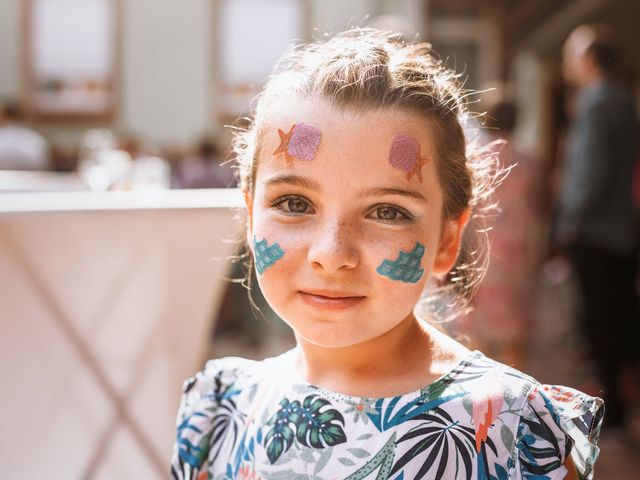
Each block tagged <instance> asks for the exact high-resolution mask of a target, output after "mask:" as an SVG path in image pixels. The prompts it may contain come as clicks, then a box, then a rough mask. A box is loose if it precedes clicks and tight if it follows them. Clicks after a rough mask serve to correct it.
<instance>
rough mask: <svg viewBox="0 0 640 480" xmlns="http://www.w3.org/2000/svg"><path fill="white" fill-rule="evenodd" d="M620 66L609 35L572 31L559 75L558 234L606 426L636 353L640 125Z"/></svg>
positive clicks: (618, 412)
mask: <svg viewBox="0 0 640 480" xmlns="http://www.w3.org/2000/svg"><path fill="white" fill-rule="evenodd" d="M617 60H618V52H617V50H616V46H615V43H614V40H613V34H612V31H611V30H610V29H609V28H607V27H605V26H602V25H583V26H580V27H578V28H576V29H575V30H574V31H573V32H572V33H571V35H569V37H568V38H567V40H566V43H565V45H564V49H563V75H564V78H565V80H566V81H567V82H568V84H569V86H570V87H573V88H575V93H574V97H573V98H572V101H571V102H570V112H569V118H570V129H569V133H568V136H567V139H566V152H565V165H564V177H563V182H562V187H561V192H560V199H559V212H558V218H557V225H556V233H555V235H556V239H557V242H558V243H559V245H561V246H562V247H564V248H565V249H566V251H567V252H568V253H569V255H570V258H571V260H572V263H573V266H574V268H575V272H576V276H577V283H578V289H579V292H580V304H579V305H578V314H579V325H580V327H581V329H582V331H583V332H584V335H585V336H586V339H587V341H588V343H589V346H590V350H591V354H592V356H593V359H594V361H595V363H596V365H597V369H598V373H599V376H600V380H601V382H602V386H603V388H604V395H605V400H606V405H607V415H606V419H605V423H604V428H605V429H609V430H616V429H620V430H621V428H622V427H623V426H624V424H625V418H626V416H627V410H626V405H625V401H624V399H623V397H622V396H621V394H620V389H621V385H620V378H621V373H622V371H623V368H625V367H627V368H630V369H637V362H638V352H640V345H639V344H638V338H639V337H640V315H639V310H638V293H637V265H638V237H637V225H636V212H635V207H634V200H633V178H634V175H633V173H634V166H635V162H636V158H637V154H638V123H637V115H636V111H635V108H634V103H633V99H632V97H631V95H630V94H629V93H628V92H627V91H625V89H623V88H622V87H621V86H619V85H618V84H617V83H616V79H615V73H616V67H617Z"/></svg>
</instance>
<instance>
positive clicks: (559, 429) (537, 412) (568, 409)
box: [514, 384, 604, 480]
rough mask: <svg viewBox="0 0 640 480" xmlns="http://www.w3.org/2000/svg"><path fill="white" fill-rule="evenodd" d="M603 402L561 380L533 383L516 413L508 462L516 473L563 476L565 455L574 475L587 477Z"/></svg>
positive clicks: (531, 476)
mask: <svg viewBox="0 0 640 480" xmlns="http://www.w3.org/2000/svg"><path fill="white" fill-rule="evenodd" d="M603 415H604V402H603V401H602V400H601V399H600V398H595V397H590V396H588V395H586V394H584V393H582V392H580V391H578V390H574V389H572V388H568V387H562V386H550V385H539V384H538V385H536V386H534V387H533V389H532V390H531V391H530V392H529V394H528V396H527V401H526V402H525V404H524V407H523V409H522V413H521V416H520V424H519V426H518V432H517V437H516V445H515V451H514V465H515V467H516V468H515V470H516V472H517V475H516V478H518V479H527V480H529V479H536V480H545V479H549V480H555V479H564V478H565V477H566V475H567V473H568V472H567V469H566V467H565V466H564V462H565V460H566V458H567V456H568V455H571V459H572V460H573V463H574V464H575V466H576V469H577V471H578V475H579V477H580V479H584V480H590V479H592V478H593V465H594V463H595V461H596V458H597V457H598V453H599V448H598V446H597V442H598V435H599V434H600V427H601V425H602V417H603Z"/></svg>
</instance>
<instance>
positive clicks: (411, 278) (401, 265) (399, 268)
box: [376, 242, 424, 283]
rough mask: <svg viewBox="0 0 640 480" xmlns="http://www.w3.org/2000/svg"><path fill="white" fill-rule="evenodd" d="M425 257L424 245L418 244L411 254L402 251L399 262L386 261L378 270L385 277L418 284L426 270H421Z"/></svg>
mask: <svg viewBox="0 0 640 480" xmlns="http://www.w3.org/2000/svg"><path fill="white" fill-rule="evenodd" d="M423 255H424V245H422V244H421V243H420V242H416V246H415V247H413V250H411V251H410V252H408V253H407V252H403V251H402V250H400V254H399V255H398V259H397V260H384V261H383V262H382V263H381V264H380V266H379V267H378V268H377V269H376V272H378V273H379V274H380V275H382V276H383V277H387V278H390V279H391V280H397V281H399V282H405V283H418V280H420V279H421V278H422V275H423V274H424V268H420V262H421V261H422V256H423Z"/></svg>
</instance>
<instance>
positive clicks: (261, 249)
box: [253, 235, 284, 275]
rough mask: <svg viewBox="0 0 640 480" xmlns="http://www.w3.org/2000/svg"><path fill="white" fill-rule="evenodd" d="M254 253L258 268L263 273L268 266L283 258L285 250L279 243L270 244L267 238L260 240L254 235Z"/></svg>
mask: <svg viewBox="0 0 640 480" xmlns="http://www.w3.org/2000/svg"><path fill="white" fill-rule="evenodd" d="M253 255H254V257H255V260H256V269H257V270H258V273H259V274H260V275H262V274H263V273H264V271H265V270H266V269H267V268H269V267H270V266H271V265H273V264H274V263H276V262H277V261H278V260H280V259H281V258H282V256H283V255H284V252H283V251H282V249H281V248H280V245H278V244H277V243H274V244H273V245H271V246H269V245H268V244H267V239H266V238H265V239H262V240H260V241H259V242H258V241H257V238H256V237H255V235H254V237H253Z"/></svg>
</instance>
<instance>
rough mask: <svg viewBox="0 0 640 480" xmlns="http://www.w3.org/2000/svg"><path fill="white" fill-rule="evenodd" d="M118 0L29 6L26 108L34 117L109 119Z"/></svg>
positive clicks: (60, 0)
mask: <svg viewBox="0 0 640 480" xmlns="http://www.w3.org/2000/svg"><path fill="white" fill-rule="evenodd" d="M119 10H120V0H27V1H26V2H25V27H26V28H25V35H26V36H25V46H26V55H25V61H26V65H25V73H26V79H27V82H26V91H25V92H24V95H25V106H26V111H27V114H29V115H30V116H31V117H32V118H55V119H64V118H91V119H97V118H99V119H105V120H107V119H110V118H111V117H112V116H113V114H114V112H115V106H116V92H117V77H118V75H117V71H118V27H119V25H118V23H119Z"/></svg>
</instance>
